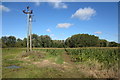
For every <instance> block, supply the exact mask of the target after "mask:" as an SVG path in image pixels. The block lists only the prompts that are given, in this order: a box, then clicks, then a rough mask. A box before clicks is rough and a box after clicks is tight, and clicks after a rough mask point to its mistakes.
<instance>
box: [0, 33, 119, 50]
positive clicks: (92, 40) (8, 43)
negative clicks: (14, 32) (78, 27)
mask: <svg viewBox="0 0 120 80" xmlns="http://www.w3.org/2000/svg"><path fill="white" fill-rule="evenodd" d="M1 40H2V47H3V48H9V47H26V44H27V38H24V39H23V40H21V39H20V38H18V39H16V37H15V36H8V37H6V36H3V37H2V38H1ZM32 43H33V45H32V46H33V48H34V47H40V48H64V47H70V48H77V47H117V46H118V45H120V44H118V43H116V42H109V41H107V40H103V39H99V37H97V36H94V35H89V34H76V35H73V36H71V37H69V38H67V39H66V40H52V39H51V38H50V36H48V35H41V36H38V35H37V34H33V35H32Z"/></svg>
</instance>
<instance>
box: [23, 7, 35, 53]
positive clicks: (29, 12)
mask: <svg viewBox="0 0 120 80" xmlns="http://www.w3.org/2000/svg"><path fill="white" fill-rule="evenodd" d="M23 13H25V14H27V24H28V28H27V52H28V51H32V14H33V11H32V10H30V7H29V6H28V7H27V10H23Z"/></svg>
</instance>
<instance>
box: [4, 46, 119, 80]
mask: <svg viewBox="0 0 120 80" xmlns="http://www.w3.org/2000/svg"><path fill="white" fill-rule="evenodd" d="M2 51H3V52H2V56H3V59H2V63H3V64H2V67H3V70H2V72H3V73H2V77H3V78H92V77H94V78H116V77H117V76H118V75H117V72H118V65H117V63H118V60H119V59H118V51H117V48H77V49H70V48H67V51H68V52H67V53H66V52H65V50H64V49H61V48H60V49H55V48H54V49H53V48H52V49H50V48H49V49H48V48H46V49H41V48H40V49H36V48H35V49H33V52H31V53H25V49H23V48H22V49H21V48H18V49H17V48H15V49H13V48H12V49H3V50H2ZM12 65H16V66H20V68H15V69H9V68H6V67H8V66H12Z"/></svg>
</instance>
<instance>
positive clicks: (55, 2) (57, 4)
mask: <svg viewBox="0 0 120 80" xmlns="http://www.w3.org/2000/svg"><path fill="white" fill-rule="evenodd" d="M47 1H48V2H49V3H50V4H51V5H52V6H53V7H54V8H64V9H66V8H68V6H67V5H66V4H65V3H63V2H62V0H47Z"/></svg>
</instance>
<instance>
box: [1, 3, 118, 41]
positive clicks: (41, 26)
mask: <svg viewBox="0 0 120 80" xmlns="http://www.w3.org/2000/svg"><path fill="white" fill-rule="evenodd" d="M26 6H30V8H31V9H32V10H33V22H32V33H34V34H37V35H49V36H50V37H51V38H52V39H53V40H55V39H57V40H65V39H66V38H68V37H71V36H72V35H74V34H83V33H84V34H90V35H96V36H98V37H99V38H100V39H106V40H108V41H115V42H118V3H117V2H3V3H2V4H1V5H0V11H2V36H10V35H12V36H16V37H17V38H21V39H23V38H24V37H26V36H27V15H25V14H24V13H23V12H22V10H24V9H26Z"/></svg>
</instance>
